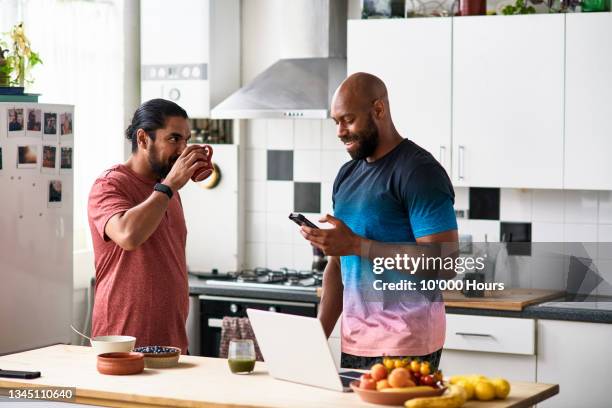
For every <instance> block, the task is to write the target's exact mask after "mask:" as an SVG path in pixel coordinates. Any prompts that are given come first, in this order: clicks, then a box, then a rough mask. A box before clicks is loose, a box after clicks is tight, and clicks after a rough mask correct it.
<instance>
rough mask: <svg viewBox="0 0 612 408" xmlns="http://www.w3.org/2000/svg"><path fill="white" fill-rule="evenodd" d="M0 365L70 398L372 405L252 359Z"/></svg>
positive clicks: (525, 393) (541, 396)
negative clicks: (164, 365) (117, 366)
mask: <svg viewBox="0 0 612 408" xmlns="http://www.w3.org/2000/svg"><path fill="white" fill-rule="evenodd" d="M0 368H2V369H5V370H27V371H40V372H41V373H42V377H41V378H38V379H35V380H16V379H8V378H0V387H11V388H18V387H33V386H39V387H40V386H54V387H76V401H74V402H78V403H85V404H95V405H104V406H116V407H142V406H174V407H279V408H280V407H282V408H287V407H305V408H306V407H311V408H321V407H334V408H344V407H345V408H356V407H364V408H365V407H370V408H372V407H374V406H375V405H371V404H368V403H365V402H362V401H361V400H360V399H359V397H358V396H357V395H355V394H353V393H340V392H335V391H328V390H323V389H319V388H314V387H309V386H306V385H300V384H294V383H290V382H285V381H278V380H275V379H274V378H272V377H270V376H269V375H268V373H267V372H266V367H265V364H263V363H257V365H256V367H255V372H254V373H253V374H251V375H234V374H231V373H230V371H229V368H228V366H227V361H226V360H224V359H217V358H206V357H193V356H181V360H180V364H179V367H176V368H171V369H164V370H152V369H145V371H144V372H143V373H142V374H138V375H131V376H108V375H102V374H99V373H98V372H97V370H96V356H95V354H94V353H93V351H92V350H91V348H89V347H79V346H67V345H57V346H50V347H45V348H41V349H36V350H31V351H27V352H24V353H18V354H11V355H7V356H3V357H0ZM473 368H474V367H470V369H473ZM296 369H299V367H296ZM5 391H6V390H5ZM558 392H559V386H558V385H550V384H535V383H519V382H515V383H512V391H511V393H510V397H509V398H508V399H506V400H504V401H493V402H486V403H485V402H475V401H470V402H469V403H467V404H466V405H464V407H466V408H507V407H528V406H531V405H533V404H535V403H537V402H540V401H542V400H545V399H547V398H550V397H551V396H553V395H555V394H557V393H558Z"/></svg>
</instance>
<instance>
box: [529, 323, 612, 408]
mask: <svg viewBox="0 0 612 408" xmlns="http://www.w3.org/2000/svg"><path fill="white" fill-rule="evenodd" d="M610 339H612V324H601V323H584V322H568V321H556V320H538V356H537V366H538V371H537V380H538V381H541V382H545V383H555V384H559V386H560V389H561V391H560V393H559V395H558V396H556V397H554V398H553V399H551V400H550V401H546V402H543V403H541V404H538V407H543V408H548V407H555V408H563V407H567V408H573V407H583V406H586V405H585V404H587V403H588V406H590V407H608V406H610V393H609V387H606V386H605V385H604V384H606V383H608V384H609V383H610V381H609V377H608V370H609V369H610V366H612V353H610Z"/></svg>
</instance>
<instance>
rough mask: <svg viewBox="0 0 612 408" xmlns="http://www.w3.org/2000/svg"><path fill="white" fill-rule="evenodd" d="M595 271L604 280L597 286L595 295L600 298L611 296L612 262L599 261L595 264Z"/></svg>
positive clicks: (607, 260)
mask: <svg viewBox="0 0 612 408" xmlns="http://www.w3.org/2000/svg"><path fill="white" fill-rule="evenodd" d="M597 269H598V271H599V276H601V277H602V278H603V279H604V281H603V282H601V283H600V284H599V285H598V286H597V289H596V290H597V294H598V295H600V296H612V260H609V259H606V260H603V259H600V260H599V261H598V262H597Z"/></svg>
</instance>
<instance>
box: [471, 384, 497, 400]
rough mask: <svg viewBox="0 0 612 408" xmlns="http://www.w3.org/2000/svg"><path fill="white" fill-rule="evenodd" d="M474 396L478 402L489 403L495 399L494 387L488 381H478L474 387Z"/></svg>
mask: <svg viewBox="0 0 612 408" xmlns="http://www.w3.org/2000/svg"><path fill="white" fill-rule="evenodd" d="M474 394H475V395H476V398H477V399H478V400H479V401H490V400H492V399H494V398H495V387H493V384H491V383H490V382H489V381H483V380H481V381H478V382H477V383H476V385H475V386H474Z"/></svg>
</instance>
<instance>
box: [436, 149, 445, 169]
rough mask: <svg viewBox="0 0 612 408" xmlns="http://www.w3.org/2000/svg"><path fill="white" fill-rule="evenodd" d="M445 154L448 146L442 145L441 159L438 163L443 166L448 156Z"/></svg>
mask: <svg viewBox="0 0 612 408" xmlns="http://www.w3.org/2000/svg"><path fill="white" fill-rule="evenodd" d="M445 153H446V146H444V145H440V157H439V159H438V161H439V162H440V164H441V165H442V166H444V156H446V154H445Z"/></svg>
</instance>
